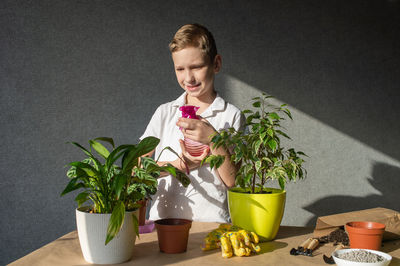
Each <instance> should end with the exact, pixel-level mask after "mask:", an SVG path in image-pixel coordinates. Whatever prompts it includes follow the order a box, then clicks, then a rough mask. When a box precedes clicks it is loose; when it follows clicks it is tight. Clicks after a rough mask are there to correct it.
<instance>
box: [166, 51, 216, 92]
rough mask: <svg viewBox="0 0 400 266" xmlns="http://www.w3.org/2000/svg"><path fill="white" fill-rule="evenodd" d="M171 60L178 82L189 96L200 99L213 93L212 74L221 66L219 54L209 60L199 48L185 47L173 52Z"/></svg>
mask: <svg viewBox="0 0 400 266" xmlns="http://www.w3.org/2000/svg"><path fill="white" fill-rule="evenodd" d="M172 60H173V61H174V67H175V74H176V78H177V80H178V83H179V85H180V86H181V87H182V88H183V89H184V90H185V91H186V92H187V94H188V95H189V96H190V97H195V98H198V99H201V98H203V97H209V96H212V95H213V93H214V76H215V74H216V73H218V71H219V69H220V67H221V57H220V56H219V55H217V56H216V57H215V60H214V62H210V59H209V58H208V56H207V55H205V54H203V52H202V51H201V50H200V49H199V48H196V47H187V48H184V49H182V50H179V51H176V52H173V53H172Z"/></svg>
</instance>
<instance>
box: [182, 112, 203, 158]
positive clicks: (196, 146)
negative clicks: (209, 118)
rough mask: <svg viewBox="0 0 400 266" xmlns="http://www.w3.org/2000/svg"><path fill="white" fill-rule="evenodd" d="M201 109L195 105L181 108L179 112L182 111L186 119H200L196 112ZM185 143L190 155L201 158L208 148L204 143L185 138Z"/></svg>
mask: <svg viewBox="0 0 400 266" xmlns="http://www.w3.org/2000/svg"><path fill="white" fill-rule="evenodd" d="M199 108H200V107H197V106H193V105H184V106H181V107H179V110H180V111H182V117H184V118H191V119H200V118H199V117H198V116H197V114H196V111H197V110H199ZM183 141H184V143H185V148H186V150H187V151H188V152H189V154H190V155H192V156H195V157H197V156H200V155H201V154H202V153H203V151H204V150H205V149H207V148H208V145H205V144H203V143H200V142H197V141H194V140H191V139H188V138H184V139H183Z"/></svg>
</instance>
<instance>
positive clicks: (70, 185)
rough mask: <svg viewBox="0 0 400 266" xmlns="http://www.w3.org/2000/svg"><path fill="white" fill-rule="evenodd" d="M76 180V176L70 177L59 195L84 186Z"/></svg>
mask: <svg viewBox="0 0 400 266" xmlns="http://www.w3.org/2000/svg"><path fill="white" fill-rule="evenodd" d="M77 182H78V178H73V179H71V180H70V181H69V182H68V184H67V186H66V187H65V189H64V190H63V192H61V195H60V196H64V195H65V194H67V193H69V192H71V191H74V190H77V189H79V188H83V187H85V185H84V184H83V183H77Z"/></svg>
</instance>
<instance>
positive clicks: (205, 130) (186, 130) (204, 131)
mask: <svg viewBox="0 0 400 266" xmlns="http://www.w3.org/2000/svg"><path fill="white" fill-rule="evenodd" d="M176 125H177V126H178V127H180V128H181V131H182V133H183V136H184V137H185V138H189V139H191V140H195V141H197V142H200V143H203V144H206V145H209V144H210V142H211V138H210V137H211V136H212V135H213V134H214V133H215V132H216V130H215V128H214V127H213V126H212V125H211V124H210V123H209V122H208V121H207V120H206V119H204V118H201V120H197V119H190V118H183V117H181V118H179V119H178V122H176ZM197 158H198V157H197Z"/></svg>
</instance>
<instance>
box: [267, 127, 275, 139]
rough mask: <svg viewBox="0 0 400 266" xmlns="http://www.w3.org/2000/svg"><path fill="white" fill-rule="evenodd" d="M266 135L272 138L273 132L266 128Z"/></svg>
mask: <svg viewBox="0 0 400 266" xmlns="http://www.w3.org/2000/svg"><path fill="white" fill-rule="evenodd" d="M267 134H268V135H269V136H270V137H271V138H273V137H274V131H273V130H272V129H271V128H267Z"/></svg>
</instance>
